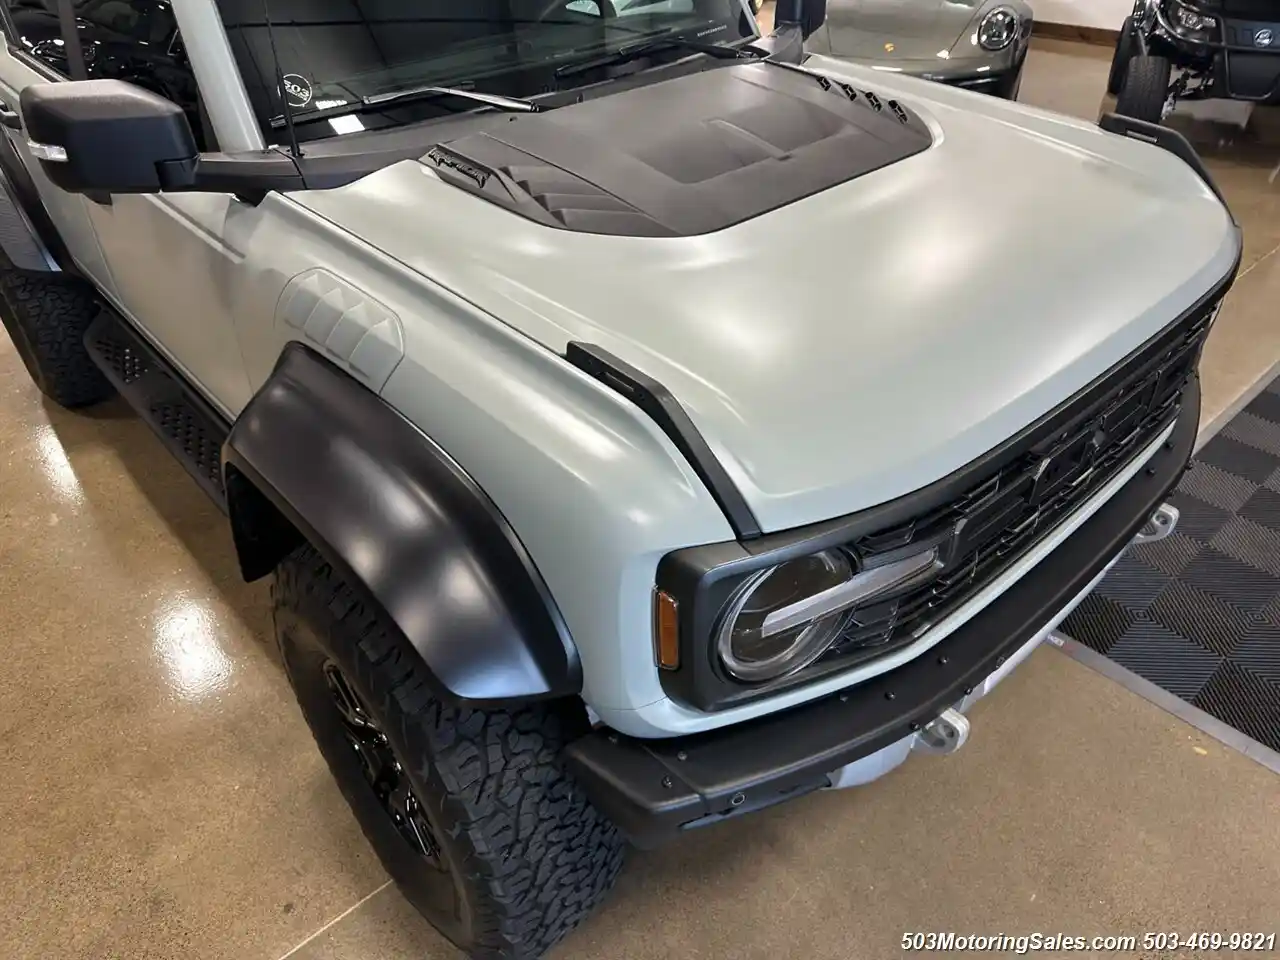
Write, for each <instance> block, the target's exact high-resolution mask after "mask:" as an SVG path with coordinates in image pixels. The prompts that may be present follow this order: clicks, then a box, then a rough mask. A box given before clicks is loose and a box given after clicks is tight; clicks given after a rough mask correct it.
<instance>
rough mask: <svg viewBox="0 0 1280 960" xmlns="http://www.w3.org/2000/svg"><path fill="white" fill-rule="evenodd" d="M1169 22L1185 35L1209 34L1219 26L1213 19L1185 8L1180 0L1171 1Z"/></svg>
mask: <svg viewBox="0 0 1280 960" xmlns="http://www.w3.org/2000/svg"><path fill="white" fill-rule="evenodd" d="M1168 11H1169V22H1170V23H1171V24H1172V25H1173V29H1175V30H1176V31H1178V33H1181V34H1184V35H1190V34H1207V33H1209V32H1210V31H1212V30H1214V29H1215V28H1216V27H1217V26H1218V21H1217V20H1216V19H1214V18H1213V17H1206V16H1205V15H1204V14H1202V13H1197V12H1196V11H1195V10H1192V9H1191V8H1190V7H1184V6H1183V5H1182V4H1181V3H1179V2H1178V0H1169V4H1168Z"/></svg>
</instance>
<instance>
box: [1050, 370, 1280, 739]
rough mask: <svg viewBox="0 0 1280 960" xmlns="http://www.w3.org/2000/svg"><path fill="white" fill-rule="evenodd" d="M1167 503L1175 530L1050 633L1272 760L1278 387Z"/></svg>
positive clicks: (1277, 679) (1213, 446)
mask: <svg viewBox="0 0 1280 960" xmlns="http://www.w3.org/2000/svg"><path fill="white" fill-rule="evenodd" d="M1169 502H1170V503H1172V504H1173V505H1174V506H1176V507H1177V508H1178V510H1179V511H1180V512H1181V514H1182V516H1181V519H1180V520H1179V521H1178V527H1177V530H1176V531H1175V532H1174V533H1173V534H1172V535H1171V536H1169V537H1166V538H1165V539H1164V540H1160V541H1157V542H1156V543H1151V544H1147V545H1145V546H1135V547H1131V548H1130V550H1129V552H1128V554H1126V556H1125V557H1124V559H1122V560H1121V561H1120V563H1119V564H1117V565H1116V567H1115V568H1114V569H1113V570H1112V571H1111V573H1110V574H1108V575H1107V577H1106V579H1105V580H1103V581H1102V583H1100V584H1099V585H1098V587H1097V589H1096V590H1094V592H1093V593H1092V594H1090V595H1089V596H1088V597H1086V598H1085V600H1084V602H1083V603H1082V604H1081V605H1080V606H1079V607H1077V608H1076V611H1075V612H1074V613H1073V614H1072V615H1071V616H1070V617H1068V618H1067V620H1066V622H1065V623H1064V624H1063V631H1062V632H1063V633H1065V634H1067V635H1068V636H1070V637H1072V638H1074V639H1075V640H1078V641H1079V642H1081V643H1083V644H1085V645H1087V646H1089V647H1092V648H1093V649H1094V650H1096V651H1098V652H1099V653H1101V654H1103V655H1105V656H1107V657H1108V658H1110V659H1111V660H1114V661H1115V662H1116V663H1118V664H1120V665H1121V666H1123V667H1125V668H1127V669H1129V670H1132V671H1133V672H1134V673H1136V674H1138V675H1139V676H1142V677H1145V678H1146V679H1147V680H1150V681H1151V682H1152V683H1155V684H1157V685H1158V686H1161V687H1163V688H1164V689H1165V690H1168V691H1169V692H1170V693H1173V694H1176V695H1177V696H1179V697H1181V698H1182V699H1184V700H1187V701H1189V702H1190V703H1192V704H1193V705H1195V706H1196V707H1199V708H1200V709H1201V710H1203V711H1205V712H1206V713H1208V714H1211V715H1212V716H1214V717H1217V718H1218V719H1219V720H1221V721H1222V722H1223V723H1227V724H1230V725H1231V726H1232V727H1235V728H1236V729H1237V730H1239V731H1241V732H1242V733H1244V734H1245V735H1246V736H1249V737H1252V738H1253V739H1254V740H1256V741H1258V742H1259V743H1261V744H1264V745H1265V746H1268V747H1270V748H1271V749H1273V750H1280V379H1277V380H1276V381H1274V382H1272V384H1271V385H1270V386H1269V387H1267V389H1266V390H1265V391H1264V392H1263V393H1261V394H1260V395H1259V396H1258V397H1257V399H1255V400H1254V401H1253V402H1252V403H1250V404H1249V405H1248V406H1247V407H1246V408H1245V409H1244V410H1243V411H1241V412H1240V413H1239V414H1237V415H1236V416H1235V417H1234V418H1233V419H1232V420H1231V422H1230V423H1228V424H1227V426H1226V427H1225V428H1224V429H1223V430H1222V432H1221V433H1219V434H1218V435H1217V436H1215V437H1214V438H1213V439H1212V440H1210V441H1209V442H1208V443H1206V444H1205V445H1204V447H1202V448H1201V449H1200V451H1199V453H1197V454H1196V458H1195V462H1194V464H1193V465H1192V469H1191V470H1190V471H1189V472H1188V473H1187V474H1186V475H1184V476H1183V478H1182V482H1181V483H1179V484H1178V488H1177V491H1176V492H1175V493H1174V494H1173V495H1172V496H1171V497H1170V499H1169Z"/></svg>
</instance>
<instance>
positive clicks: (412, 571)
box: [222, 342, 582, 706]
mask: <svg viewBox="0 0 1280 960" xmlns="http://www.w3.org/2000/svg"><path fill="white" fill-rule="evenodd" d="M222 456H223V475H224V479H225V481H226V489H227V508H228V513H229V515H230V518H231V529H232V535H233V537H234V539H235V546H236V552H237V554H238V555H239V559H240V567H241V572H242V573H243V575H244V577H245V579H246V580H256V579H258V578H259V577H262V576H265V575H266V574H267V573H269V572H270V571H271V570H273V569H274V568H275V566H276V565H277V564H278V563H279V562H280V561H281V560H282V559H284V557H285V556H287V555H288V553H289V552H290V551H291V550H293V549H294V548H295V547H296V546H298V545H299V544H300V543H301V542H302V540H303V539H304V538H305V539H306V540H307V541H309V542H310V543H311V544H312V546H314V547H315V548H316V549H317V550H318V551H319V552H320V553H321V554H322V555H323V556H324V557H325V558H326V559H327V560H328V561H329V562H330V563H332V564H333V565H334V567H335V568H336V569H337V570H338V571H339V572H340V573H341V574H342V575H343V576H344V577H346V578H347V579H348V582H349V583H351V584H353V585H355V586H357V587H358V588H362V589H363V591H364V592H365V594H366V595H367V596H368V597H369V598H370V599H372V600H373V601H374V602H376V603H377V604H378V605H379V606H380V607H381V609H382V610H383V611H384V612H385V613H386V615H387V617H388V619H389V620H390V621H391V622H392V623H393V624H394V625H395V627H396V628H398V629H399V630H400V632H401V633H402V634H403V635H404V637H405V638H406V639H407V640H408V641H409V643H410V644H412V645H413V648H414V649H415V650H416V651H417V652H418V654H419V655H420V656H421V657H422V660H423V662H424V663H425V665H426V666H427V668H428V670H429V671H430V673H431V675H432V677H433V678H434V680H435V682H436V686H437V690H436V692H437V693H438V694H439V695H440V696H442V697H444V698H446V699H449V700H452V701H453V702H455V703H458V704H460V705H469V706H494V705H499V704H506V705H509V704H512V703H516V702H522V701H529V700H538V699H547V698H552V697H561V696H568V695H572V694H576V693H578V692H580V690H581V688H582V666H581V663H580V661H579V659H578V653H577V649H576V647H575V646H574V645H573V642H572V639H571V638H570V636H569V632H568V629H567V627H566V626H565V623H564V620H563V618H562V617H561V615H560V613H559V611H558V610H557V608H556V605H555V601H554V600H553V598H552V597H551V594H550V591H549V590H548V589H547V586H546V583H545V582H544V581H543V579H542V577H541V575H540V574H539V573H538V571H537V569H536V568H535V566H534V564H533V560H532V558H531V557H530V556H529V554H528V552H527V551H526V550H525V548H524V546H523V545H522V544H521V543H520V541H519V539H518V538H517V536H516V533H515V531H514V530H513V529H512V528H511V525H510V524H509V523H507V521H506V519H505V518H504V517H503V516H502V514H501V513H500V512H499V510H498V508H497V507H496V506H495V505H494V504H493V502H492V501H491V500H490V499H489V498H488V496H486V495H485V493H484V491H483V490H481V489H480V487H479V486H478V485H477V484H476V483H475V481H474V480H473V479H472V478H471V477H470V476H469V475H468V474H467V473H466V471H464V470H463V469H462V467H461V466H460V465H459V464H458V463H456V462H455V461H454V460H453V459H452V458H451V457H450V456H449V455H448V454H447V453H446V452H445V451H444V450H442V449H441V448H440V447H439V446H438V445H437V444H436V443H435V442H434V441H432V440H431V439H430V438H429V437H428V436H426V435H425V434H424V433H423V432H422V431H421V430H419V429H418V428H417V427H416V426H415V425H414V424H412V423H410V422H409V421H408V420H406V419H405V418H404V417H403V416H401V415H400V414H399V413H398V412H397V411H396V410H395V409H393V408H392V407H391V406H390V405H388V404H387V403H386V402H385V401H383V400H382V398H380V397H379V396H377V394H375V393H373V392H372V391H371V390H369V389H368V388H367V387H365V386H364V385H363V384H361V383H359V382H358V381H356V380H355V379H354V378H353V377H351V376H349V375H348V374H347V373H345V372H344V371H342V370H340V369H339V368H338V367H336V366H335V365H333V364H332V363H330V362H329V361H328V360H326V359H324V358H322V357H321V356H320V355H319V354H317V353H315V352H313V351H312V350H310V349H309V348H307V347H306V346H304V345H302V344H301V343H297V342H294V343H291V344H289V345H288V346H287V347H286V348H285V349H284V351H283V352H282V354H281V356H280V359H279V361H278V362H277V363H276V367H275V370H274V371H273V372H272V374H271V376H270V377H269V378H268V379H267V382H266V383H265V384H264V385H263V387H262V389H261V390H260V391H259V392H258V393H257V395H255V396H254V398H253V399H252V400H251V401H250V402H249V403H248V405H247V406H246V407H245V409H244V411H243V412H242V413H241V415H240V417H239V418H238V419H237V420H236V422H235V424H234V425H233V426H232V428H231V432H230V434H229V435H228V437H227V440H226V443H225V445H224V447H223V455H222Z"/></svg>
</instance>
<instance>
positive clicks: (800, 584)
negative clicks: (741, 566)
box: [716, 550, 853, 683]
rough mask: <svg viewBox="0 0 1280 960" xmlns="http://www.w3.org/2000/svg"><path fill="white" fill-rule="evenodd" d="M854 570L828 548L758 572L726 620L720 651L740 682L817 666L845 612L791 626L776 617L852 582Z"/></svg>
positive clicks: (738, 595)
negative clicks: (779, 613) (834, 588)
mask: <svg viewBox="0 0 1280 960" xmlns="http://www.w3.org/2000/svg"><path fill="white" fill-rule="evenodd" d="M852 577H853V567H852V566H851V565H850V563H849V560H848V558H846V557H845V555H844V554H843V553H840V552H838V551H835V550H824V551H823V552H822V553H816V554H813V555H812V556H809V557H801V558H800V559H799V560H789V561H788V562H786V563H783V564H779V565H778V566H776V567H770V568H769V569H767V570H762V571H760V572H759V573H757V574H754V575H753V576H751V577H750V578H748V580H747V581H746V582H745V583H744V584H743V585H742V586H741V587H739V588H738V591H737V592H736V593H735V594H734V596H733V598H732V600H731V601H730V602H729V606H728V608H727V609H726V610H725V612H724V614H723V616H722V617H721V620H720V626H719V628H718V630H717V633H716V649H717V651H718V652H719V654H720V661H721V662H722V663H723V664H724V668H725V669H726V670H727V671H728V672H729V673H730V675H732V676H733V677H734V679H736V680H742V681H745V682H747V683H759V682H761V681H764V680H775V679H777V678H778V677H781V676H783V675H784V674H788V673H792V672H794V671H796V670H799V669H800V668H802V667H804V666H805V665H806V664H809V663H812V662H813V660H814V659H815V658H817V657H818V656H820V655H821V654H822V652H823V651H824V650H826V649H827V647H829V646H830V645H831V641H833V640H834V639H835V638H836V636H837V635H838V634H839V632H840V625H841V623H842V622H843V621H844V619H845V611H844V610H840V611H838V612H835V613H830V614H828V615H826V616H820V617H818V618H817V619H813V618H812V617H808V618H804V619H803V620H802V622H800V623H798V624H796V625H793V626H788V625H787V624H786V622H782V623H781V625H780V622H779V621H778V620H777V619H776V617H775V619H773V620H772V621H770V622H769V623H766V619H768V618H769V615H770V614H775V615H776V614H777V613H778V612H779V611H786V610H790V609H792V608H802V607H803V604H804V601H805V600H808V599H810V598H814V597H821V596H822V595H823V594H824V593H825V592H826V591H829V590H831V589H832V588H833V587H839V586H840V585H842V584H844V583H847V582H849V580H851V579H852Z"/></svg>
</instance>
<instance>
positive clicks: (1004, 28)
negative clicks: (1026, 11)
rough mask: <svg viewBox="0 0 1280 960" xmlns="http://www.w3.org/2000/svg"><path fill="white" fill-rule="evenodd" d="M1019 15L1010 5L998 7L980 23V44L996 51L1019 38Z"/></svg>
mask: <svg viewBox="0 0 1280 960" xmlns="http://www.w3.org/2000/svg"><path fill="white" fill-rule="evenodd" d="M1018 29H1019V28H1018V15H1017V13H1015V12H1014V11H1013V10H1011V9H1009V8H1008V7H996V8H995V9H994V10H992V11H991V12H990V13H988V14H987V15H986V16H985V17H983V18H982V22H980V23H979V24H978V46H980V47H982V49H983V50H989V51H990V52H992V53H995V52H996V51H997V50H1003V49H1004V48H1005V47H1007V46H1008V45H1009V44H1011V43H1013V41H1014V40H1016V39H1017V38H1018Z"/></svg>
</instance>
